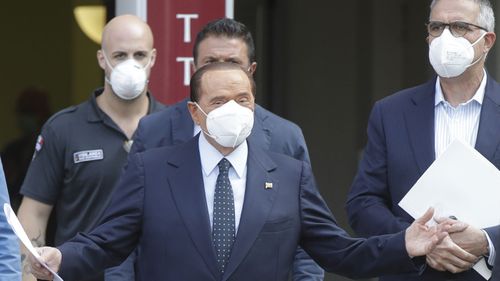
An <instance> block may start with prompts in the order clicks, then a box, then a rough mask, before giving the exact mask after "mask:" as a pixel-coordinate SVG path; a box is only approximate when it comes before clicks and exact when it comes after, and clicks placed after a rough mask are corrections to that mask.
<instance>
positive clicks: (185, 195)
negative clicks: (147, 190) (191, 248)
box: [167, 137, 220, 280]
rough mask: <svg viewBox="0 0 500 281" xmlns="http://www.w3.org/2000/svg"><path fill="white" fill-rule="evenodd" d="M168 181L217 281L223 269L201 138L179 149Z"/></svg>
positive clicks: (188, 226) (171, 166) (181, 214)
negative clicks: (211, 215)
mask: <svg viewBox="0 0 500 281" xmlns="http://www.w3.org/2000/svg"><path fill="white" fill-rule="evenodd" d="M167 165H168V167H167V169H168V170H169V171H168V181H169V186H170V189H171V191H172V197H173V198H174V201H175V203H176V207H177V209H178V210H179V214H180V216H181V217H182V220H183V222H184V224H185V226H186V228H187V230H188V232H189V235H190V236H191V239H192V241H193V243H194V244H195V246H196V248H197V249H198V252H199V253H200V255H201V256H202V257H203V260H204V261H205V263H206V265H207V266H208V268H209V269H210V271H211V272H212V274H213V275H214V278H215V279H216V280H219V279H220V272H219V270H218V266H217V263H216V258H215V252H214V248H213V246H212V238H211V229H210V220H209V217H208V210H207V207H206V206H207V203H206V199H205V190H204V185H203V177H202V174H201V173H202V172H201V162H200V154H199V149H198V137H195V138H193V139H192V140H191V141H189V142H188V143H186V145H183V146H181V147H180V148H179V150H176V152H175V154H174V155H173V156H172V157H171V158H170V160H169V161H168V163H167Z"/></svg>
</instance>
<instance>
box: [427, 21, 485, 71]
mask: <svg viewBox="0 0 500 281" xmlns="http://www.w3.org/2000/svg"><path fill="white" fill-rule="evenodd" d="M485 35H486V33H483V34H482V35H481V36H480V37H479V38H478V39H477V40H476V41H474V42H473V43H472V44H471V43H470V42H469V40H467V39H465V38H463V37H455V36H453V35H452V34H451V32H450V30H449V29H448V28H445V29H444V30H443V33H441V35H440V36H439V37H437V38H435V39H434V40H432V42H431V44H430V45H429V61H430V63H431V65H432V67H433V68H434V71H436V73H437V74H438V75H439V76H440V77H444V78H451V77H457V76H459V75H461V74H462V73H464V72H465V70H467V68H469V67H470V66H472V65H474V64H475V63H477V62H478V61H479V60H481V58H482V57H483V56H484V54H483V55H481V56H480V57H479V58H478V59H477V60H476V61H474V62H473V61H472V60H473V59H474V48H473V47H474V45H476V44H477V43H478V42H479V41H480V40H481V39H483V37H484V36H485Z"/></svg>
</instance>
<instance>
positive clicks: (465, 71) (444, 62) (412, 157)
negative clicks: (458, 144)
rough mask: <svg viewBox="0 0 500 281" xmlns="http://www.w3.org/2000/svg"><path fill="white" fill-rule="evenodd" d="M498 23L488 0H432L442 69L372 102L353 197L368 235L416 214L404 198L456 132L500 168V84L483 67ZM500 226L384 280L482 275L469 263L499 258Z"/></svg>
mask: <svg viewBox="0 0 500 281" xmlns="http://www.w3.org/2000/svg"><path fill="white" fill-rule="evenodd" d="M494 26H495V18H494V15H493V9H492V7H491V4H490V3H489V1H488V0H460V1H457V0H434V1H432V4H431V12H430V16H429V23H428V24H427V27H428V29H427V31H428V37H427V41H428V43H429V60H430V63H431V65H432V67H433V68H434V70H435V71H436V73H437V75H438V76H437V77H435V78H434V79H432V80H430V81H428V82H427V83H425V84H422V85H419V86H417V87H414V88H410V89H405V90H402V91H400V92H398V93H396V94H394V95H392V96H389V97H387V98H384V99H382V100H381V101H378V102H377V103H376V104H375V106H374V107H373V111H372V113H371V116H370V120H369V123H368V144H367V145H366V148H365V150H364V156H363V160H362V161H361V163H360V165H359V170H358V173H357V175H356V177H355V179H354V182H353V185H352V189H351V191H350V193H349V195H348V201H347V213H348V216H349V222H350V224H351V226H352V228H353V229H354V230H355V231H356V232H357V234H359V235H362V236H366V237H369V236H372V235H380V234H388V233H395V232H399V231H401V230H402V229H405V228H406V227H408V225H410V224H411V223H412V221H413V219H412V218H411V217H410V216H409V215H408V214H407V213H406V212H405V211H404V210H403V209H401V208H400V207H399V206H398V202H399V201H400V200H401V199H402V198H403V197H404V195H405V194H406V193H407V192H408V191H409V190H410V188H411V187H412V186H413V185H414V184H415V182H416V181H417V180H418V179H419V178H420V176H421V175H422V174H423V173H424V172H425V170H426V169H427V168H428V167H429V166H430V165H431V164H432V162H433V161H434V159H436V158H437V157H439V155H441V154H442V153H443V152H444V151H445V150H446V147H447V146H448V145H449V144H450V143H451V142H452V141H453V140H454V139H456V138H458V139H461V140H462V141H463V142H465V143H469V144H470V145H471V146H473V147H475V149H476V150H477V151H479V152H480V153H481V154H482V155H483V156H484V157H485V158H486V159H488V160H489V161H490V162H491V163H493V164H494V165H495V166H496V167H497V168H500V146H499V144H500V129H499V128H500V127H499V124H500V85H499V84H498V83H497V82H496V81H494V80H493V77H491V76H489V75H488V74H487V73H486V71H485V69H484V64H485V59H486V56H487V54H488V52H489V50H490V49H491V48H492V47H493V44H494V43H495V39H496V35H495V33H494V32H493V31H494ZM436 188H438V187H436ZM470 188H474V186H471V187H470ZM485 196H487V195H485ZM464 207H466V206H464ZM499 230H500V226H496V227H491V228H488V229H484V230H481V229H477V228H474V227H472V226H470V227H468V228H466V229H465V231H463V232H461V233H455V234H453V235H451V236H450V237H447V238H446V239H444V240H443V242H442V243H441V244H440V245H438V247H436V249H435V251H433V252H432V253H430V254H429V255H427V257H426V258H427V263H428V265H429V266H428V267H427V269H426V270H425V272H424V273H423V274H420V275H417V274H408V275H405V276H402V275H396V276H383V277H381V278H380V280H382V281H392V280H394V281H396V280H397V281H399V280H403V279H404V280H407V281H410V280H411V281H417V280H418V281H422V280H429V281H441V280H442V281H444V280H464V281H475V280H477V281H480V280H484V278H483V277H481V276H480V275H479V274H478V273H477V272H476V271H475V270H473V269H471V267H472V265H473V264H474V263H475V262H476V261H477V259H478V258H479V257H483V256H485V257H486V260H487V262H488V263H489V264H490V265H493V263H494V261H495V257H496V254H495V252H496V250H498V248H496V247H494V243H499V242H500V233H499V232H500V231H499ZM470 254H472V255H473V256H475V258H472V259H470V258H469V257H470ZM496 260H498V257H497V258H496Z"/></svg>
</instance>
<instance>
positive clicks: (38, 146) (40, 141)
mask: <svg viewBox="0 0 500 281" xmlns="http://www.w3.org/2000/svg"><path fill="white" fill-rule="evenodd" d="M43 143H44V140H43V137H42V135H38V138H37V139H36V144H35V151H34V152H33V157H32V158H31V160H33V159H35V157H36V155H37V154H38V152H39V151H40V150H41V149H42V147H43Z"/></svg>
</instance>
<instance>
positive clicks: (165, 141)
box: [130, 99, 310, 163]
mask: <svg viewBox="0 0 500 281" xmlns="http://www.w3.org/2000/svg"><path fill="white" fill-rule="evenodd" d="M187 101H188V100H187V99H185V100H183V101H181V102H179V103H176V104H174V105H172V106H169V107H167V108H166V109H165V110H162V111H160V112H157V113H154V114H150V115H148V116H145V117H144V118H142V120H141V122H140V123H139V126H138V128H137V131H136V133H135V136H134V144H133V145H132V149H131V151H130V154H131V155H133V153H135V152H141V151H144V150H147V149H150V148H154V147H160V146H170V145H174V144H180V143H183V142H185V141H187V140H189V139H191V138H192V137H193V132H194V131H193V130H194V123H193V120H192V119H191V115H190V114H189V111H188V109H187ZM248 140H249V141H251V142H252V143H254V144H255V145H256V146H258V147H261V148H263V149H264V150H270V151H273V152H277V153H283V154H286V155H289V156H292V157H293V158H295V159H299V160H303V161H306V162H308V163H310V160H309V153H308V151H307V146H306V142H305V140H304V136H303V134H302V131H301V129H300V128H299V126H297V125H295V124H294V123H292V122H290V121H288V120H285V119H283V118H281V117H279V116H277V115H275V114H273V113H272V112H269V111H268V110H266V109H264V108H263V107H261V106H260V105H258V104H256V105H255V121H254V126H253V129H252V133H251V134H250V136H249V137H248Z"/></svg>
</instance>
